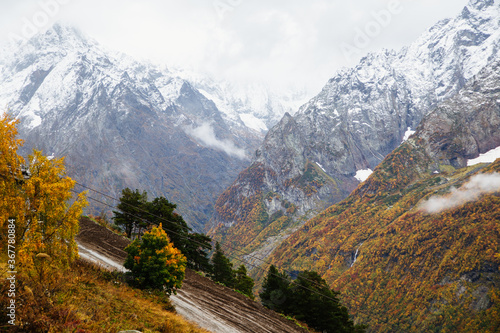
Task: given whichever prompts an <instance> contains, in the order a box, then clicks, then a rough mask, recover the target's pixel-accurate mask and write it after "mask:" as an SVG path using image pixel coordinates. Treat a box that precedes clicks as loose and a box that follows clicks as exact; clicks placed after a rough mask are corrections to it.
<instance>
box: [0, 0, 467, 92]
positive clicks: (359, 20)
mask: <svg viewBox="0 0 500 333" xmlns="http://www.w3.org/2000/svg"><path fill="white" fill-rule="evenodd" d="M467 2H468V0H349V1H346V0H275V1H272V0H267V1H265V0H182V1H181V0H175V1H174V0H141V1H138V0H23V1H19V0H0V3H1V7H0V8H1V10H0V29H1V30H0V33H1V34H0V40H3V41H5V40H8V39H9V36H10V37H12V36H14V35H15V36H21V37H23V36H24V35H26V33H27V32H29V29H28V28H27V26H29V25H31V27H32V28H33V27H34V28H36V29H37V30H45V29H47V28H48V27H49V26H50V25H51V24H52V23H53V22H56V21H61V22H65V23H71V24H74V25H75V26H77V27H79V28H80V29H81V30H82V31H83V32H84V33H86V34H88V35H90V36H91V37H93V38H95V39H96V40H97V41H99V42H101V43H102V44H104V45H106V46H108V47H110V48H113V49H116V50H120V51H124V52H125V53H128V54H130V55H133V56H136V57H139V58H147V59H151V60H152V61H154V62H160V63H164V64H166V65H170V66H172V65H174V66H178V67H183V68H189V69H193V70H195V71H202V72H209V73H212V74H213V75H215V76H216V77H219V78H229V79H238V80H262V81H264V82H268V83H269V84H272V85H280V86H286V85H294V86H297V87H303V86H304V87H306V88H307V89H308V90H311V91H319V90H320V89H321V87H322V86H323V85H324V84H325V83H326V81H327V80H328V79H329V78H330V77H332V76H333V75H334V74H335V72H336V70H338V69H339V68H340V67H342V66H352V65H355V64H356V63H357V62H358V61H359V59H360V57H361V56H363V55H364V54H366V53H367V52H370V51H376V50H380V49H382V48H395V49H399V48H400V47H402V46H404V45H408V44H410V43H411V42H412V41H414V40H415V39H416V38H417V37H418V36H419V35H420V34H421V33H423V32H424V31H425V30H426V29H427V28H429V27H431V26H432V25H433V24H434V23H436V22H437V21H439V20H441V19H444V18H449V17H454V16H456V15H457V14H458V13H459V12H460V11H461V9H462V8H463V7H464V6H465V5H466V4H467Z"/></svg>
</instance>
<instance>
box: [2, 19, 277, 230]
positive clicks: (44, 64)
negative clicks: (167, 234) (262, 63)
mask: <svg viewBox="0 0 500 333" xmlns="http://www.w3.org/2000/svg"><path fill="white" fill-rule="evenodd" d="M4 49H5V50H7V51H6V52H5V53H2V55H0V80H1V81H0V82H1V84H0V104H1V105H6V107H7V108H8V111H9V112H10V113H11V114H12V115H13V116H15V117H16V118H17V119H19V120H20V121H21V123H20V126H19V132H20V137H21V138H22V139H24V140H25V142H26V144H25V147H24V150H23V154H27V153H28V152H29V150H30V149H31V148H33V147H34V148H37V149H40V150H43V151H44V152H45V153H46V154H47V155H53V156H67V159H66V162H67V164H68V172H69V175H70V176H74V175H78V177H75V179H76V180H77V181H78V182H79V183H81V184H84V185H86V186H89V187H93V188H96V189H98V190H101V191H102V192H106V193H111V194H112V195H113V196H114V197H119V196H120V191H121V189H123V188H124V187H131V188H138V189H141V190H146V191H147V192H149V193H150V195H153V196H167V197H168V198H169V200H171V201H173V202H176V203H177V204H178V209H179V211H180V213H182V214H183V215H184V216H185V217H186V220H187V221H188V223H189V224H190V226H192V227H193V228H194V229H196V230H198V231H201V230H203V229H204V226H205V224H206V223H207V222H208V220H209V219H210V217H211V214H212V211H213V203H214V202H215V199H216V197H217V195H218V194H220V193H221V192H222V190H223V189H224V188H225V187H227V185H229V184H230V181H231V180H232V179H234V178H235V177H236V175H237V174H238V172H239V171H240V170H242V169H243V167H244V166H245V164H246V159H247V158H248V157H247V156H248V153H249V152H251V151H253V150H254V149H255V148H256V147H257V145H258V144H259V142H260V140H261V139H262V136H263V134H262V131H261V130H256V129H253V128H250V127H248V126H246V125H245V123H244V122H243V121H242V120H241V118H240V117H239V115H238V113H237V112H236V111H237V110H229V111H228V110H225V111H226V112H222V111H221V110H219V109H218V106H217V105H216V104H215V102H214V101H212V100H210V99H207V97H206V96H205V95H204V94H203V92H202V91H200V90H198V89H197V87H196V86H201V85H202V83H200V82H201V81H196V82H190V81H189V80H188V79H184V78H182V77H180V76H178V75H177V74H178V72H177V71H170V70H169V69H168V68H165V67H159V66H156V65H152V64H149V63H141V62H138V61H136V60H134V59H133V58H131V57H128V56H126V55H124V54H120V53H118V54H117V53H114V52H110V51H107V50H106V49H104V48H103V47H101V46H100V45H99V44H98V43H97V42H95V41H94V40H92V39H90V38H88V37H86V36H85V35H84V34H83V33H81V32H79V31H78V30H77V29H75V28H72V27H69V26H65V25H60V24H56V25H54V26H53V27H52V28H50V29H48V30H47V31H46V32H43V33H40V34H38V35H36V36H34V37H33V38H32V39H30V40H29V41H28V42H26V43H25V44H22V45H15V47H14V46H12V45H11V46H10V49H9V47H7V46H5V47H4ZM207 82H208V83H204V84H205V88H206V87H207V86H210V84H211V82H212V81H210V80H208V81H207ZM213 89H214V90H217V89H218V88H217V87H213ZM228 98H229V97H228ZM269 98H270V99H273V98H274V97H269ZM235 100H237V98H235ZM274 102H275V106H276V105H277V106H279V105H280V102H279V100H274ZM226 106H227V105H226ZM242 107H244V105H243V106H242ZM284 109H286V106H283V110H284ZM273 110H274V109H273V107H270V108H269V110H267V111H266V112H267V113H272V112H273ZM245 112H247V113H249V114H252V112H253V111H252V109H251V107H250V106H249V107H245ZM259 112H260V111H259ZM259 112H257V111H255V116H254V117H255V119H258V117H260V115H259V114H262V117H265V116H266V112H260V113H259ZM259 119H260V118H259ZM263 119H264V118H263ZM259 121H262V122H264V120H259ZM266 121H267V122H268V123H269V121H271V122H272V119H268V120H266ZM269 124H271V123H269ZM98 200H103V201H105V202H107V200H108V199H106V198H98ZM93 207H94V208H95V209H102V208H103V207H100V206H99V205H98V204H95V203H93Z"/></svg>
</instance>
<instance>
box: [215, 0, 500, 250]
mask: <svg viewBox="0 0 500 333" xmlns="http://www.w3.org/2000/svg"><path fill="white" fill-rule="evenodd" d="M499 47H500V1H498V0H496V1H494V0H486V1H478V0H472V1H470V3H469V4H468V5H467V6H466V7H465V8H464V9H463V11H462V12H461V14H460V15H459V16H457V17H456V18H454V19H447V20H443V21H440V22H438V23H437V24H436V25H435V26H433V27H432V28H431V29H429V30H428V31H426V32H425V33H424V34H423V35H422V36H421V37H420V38H418V39H417V40H416V41H415V42H414V43H413V44H411V45H410V46H408V47H405V48H403V49H402V50H400V51H388V50H383V51H381V52H378V53H372V54H369V55H367V56H366V57H365V58H363V59H362V60H361V61H360V63H359V64H358V65H357V66H355V67H353V68H349V69H344V70H341V71H339V72H338V73H337V74H336V75H335V76H334V77H333V78H332V79H330V80H329V82H328V83H327V85H326V86H325V87H324V88H323V90H322V91H321V92H320V93H319V94H318V95H317V96H316V97H314V98H313V99H311V100H310V101H309V102H308V103H306V104H305V105H303V106H302V107H301V108H300V109H299V111H298V112H297V113H296V114H295V115H294V116H291V115H288V114H287V115H285V116H284V117H283V119H282V120H281V122H280V123H279V124H278V125H276V126H275V127H273V128H272V129H271V130H270V131H269V133H268V134H267V136H266V138H265V140H264V143H263V144H262V145H261V146H260V148H259V149H258V150H257V152H256V156H255V157H254V159H253V161H252V165H251V166H250V167H249V168H248V169H247V170H245V171H243V172H242V173H241V174H240V175H239V177H238V179H237V180H236V181H235V182H234V183H233V185H232V186H231V187H230V188H229V189H228V190H226V191H225V192H224V193H223V195H221V197H219V199H218V202H217V204H216V214H215V215H214V218H213V220H212V222H211V225H212V226H213V227H214V228H215V229H214V230H213V231H212V234H213V235H215V236H217V235H219V237H220V239H221V240H222V239H226V240H228V241H230V242H233V243H234V241H235V240H236V238H237V237H238V235H241V234H242V233H244V232H246V233H247V235H246V237H245V242H243V243H242V245H241V246H242V248H243V247H245V246H247V248H248V249H252V251H257V250H256V248H258V247H259V246H260V245H262V244H264V245H263V246H262V247H261V249H264V248H265V249H266V250H265V251H261V253H263V255H264V256H265V255H266V254H265V253H267V252H268V251H269V250H270V247H272V246H273V245H272V244H276V243H277V242H278V241H279V238H278V239H276V237H275V235H276V228H278V229H279V228H281V229H283V228H286V227H287V226H288V227H290V226H293V225H294V223H292V222H287V223H283V218H282V216H286V217H288V218H289V219H291V220H293V221H297V219H298V218H304V217H307V216H312V215H314V214H315V213H316V212H318V211H320V210H322V209H323V208H325V207H327V206H329V205H331V204H332V203H335V202H338V201H340V200H341V199H343V198H345V197H346V196H347V195H348V194H349V193H350V192H351V191H352V190H354V189H355V188H356V186H357V185H358V184H359V182H360V181H362V180H364V179H366V177H367V176H368V175H369V174H370V172H371V170H373V169H374V168H375V167H376V166H377V165H378V164H379V163H380V162H381V161H382V160H383V159H384V157H385V156H386V155H387V154H389V153H390V152H391V151H392V150H393V149H395V148H396V147H398V146H399V145H400V144H401V143H402V142H403V141H404V140H405V139H407V138H408V136H409V135H410V134H411V133H412V130H413V129H415V128H416V127H417V125H418V124H419V122H420V121H421V119H422V118H423V117H424V116H425V115H426V114H427V113H428V112H430V111H431V110H432V109H433V108H434V107H435V106H436V105H437V104H438V103H439V102H442V101H444V100H446V99H448V98H450V97H451V96H453V95H454V94H456V93H457V92H458V91H459V90H460V89H461V88H462V87H463V86H464V85H465V84H466V82H467V81H468V80H469V79H471V78H472V77H473V76H474V75H476V74H477V73H478V72H479V71H480V70H481V69H482V68H483V67H484V66H485V65H486V64H487V63H489V62H491V61H493V60H494V59H496V58H498V51H499ZM477 153H478V154H479V152H477ZM248 201H251V202H252V205H250V206H248V205H246V206H245V203H246V202H248ZM290 207H294V208H293V209H290ZM257 210H258V211H259V212H260V213H259V214H250V213H249V212H253V211H257ZM256 216H257V217H259V218H260V217H262V216H267V219H263V220H265V221H264V223H262V221H261V222H259V223H256V221H255V220H256ZM273 216H274V217H279V216H281V217H279V218H278V219H275V218H273ZM276 221H280V223H281V224H280V226H279V227H278V226H275V225H274V226H272V224H273V223H274V222H276ZM267 229H269V230H268V231H269V233H266V230H267ZM250 231H251V233H252V235H248V233H249V232H250ZM257 236H258V237H257ZM266 240H267V243H266ZM254 241H255V242H258V243H259V244H260V245H259V246H257V245H256V244H254V243H252V242H254ZM269 244H271V245H269Z"/></svg>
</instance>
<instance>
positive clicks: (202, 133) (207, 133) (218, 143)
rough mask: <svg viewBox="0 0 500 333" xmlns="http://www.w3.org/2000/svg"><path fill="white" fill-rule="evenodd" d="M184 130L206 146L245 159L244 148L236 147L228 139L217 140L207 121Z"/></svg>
mask: <svg viewBox="0 0 500 333" xmlns="http://www.w3.org/2000/svg"><path fill="white" fill-rule="evenodd" d="M184 130H185V132H186V133H187V134H188V135H190V136H192V137H193V138H195V139H197V140H199V141H201V143H202V144H203V145H204V146H208V147H211V148H214V149H217V150H220V151H223V152H225V153H226V154H228V155H230V156H234V157H237V158H239V159H247V158H248V157H247V154H246V152H245V150H243V149H241V148H238V147H236V145H235V144H234V143H232V142H231V141H229V140H227V139H226V140H219V139H217V137H216V136H215V132H214V129H213V128H212V126H211V125H210V124H209V123H204V124H202V125H201V126H199V127H196V128H195V127H186V128H185V129H184Z"/></svg>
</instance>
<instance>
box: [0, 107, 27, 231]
mask: <svg viewBox="0 0 500 333" xmlns="http://www.w3.org/2000/svg"><path fill="white" fill-rule="evenodd" d="M17 123H18V121H15V120H14V119H13V118H12V117H11V116H9V115H7V114H4V115H3V116H0V235H6V232H5V231H6V228H7V221H8V218H9V217H10V216H12V215H11V214H12V213H13V211H14V209H15V208H16V207H18V206H19V204H20V203H21V198H19V197H18V196H17V193H18V185H19V184H20V181H21V180H22V179H23V177H22V172H21V166H22V164H23V163H24V159H23V158H22V157H21V156H19V155H18V154H17V150H18V148H19V147H20V146H21V145H22V140H19V139H17V138H16V137H17V128H16V124H17Z"/></svg>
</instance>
